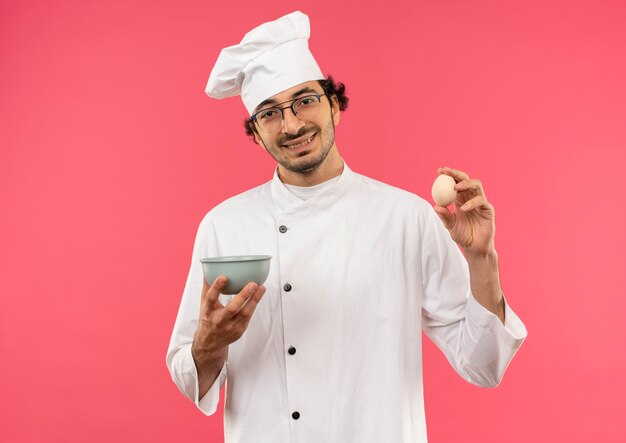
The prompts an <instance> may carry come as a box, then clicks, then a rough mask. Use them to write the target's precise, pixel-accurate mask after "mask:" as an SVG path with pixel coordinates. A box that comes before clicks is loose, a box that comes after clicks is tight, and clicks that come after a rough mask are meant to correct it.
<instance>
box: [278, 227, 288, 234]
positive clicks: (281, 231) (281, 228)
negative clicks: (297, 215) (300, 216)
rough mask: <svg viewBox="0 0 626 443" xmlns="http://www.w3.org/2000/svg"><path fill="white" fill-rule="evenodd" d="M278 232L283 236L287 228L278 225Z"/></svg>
mask: <svg viewBox="0 0 626 443" xmlns="http://www.w3.org/2000/svg"><path fill="white" fill-rule="evenodd" d="M278 230H279V231H280V233H281V234H284V233H285V232H287V226H285V225H280V228H278Z"/></svg>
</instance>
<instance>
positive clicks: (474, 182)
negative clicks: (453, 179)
mask: <svg viewBox="0 0 626 443" xmlns="http://www.w3.org/2000/svg"><path fill="white" fill-rule="evenodd" d="M454 189H456V190H457V191H458V192H461V191H474V192H476V193H477V194H482V195H484V194H485V190H484V189H483V184H482V182H481V181H480V180H478V179H477V178H474V179H470V180H463V181H460V182H459V183H457V184H456V185H454Z"/></svg>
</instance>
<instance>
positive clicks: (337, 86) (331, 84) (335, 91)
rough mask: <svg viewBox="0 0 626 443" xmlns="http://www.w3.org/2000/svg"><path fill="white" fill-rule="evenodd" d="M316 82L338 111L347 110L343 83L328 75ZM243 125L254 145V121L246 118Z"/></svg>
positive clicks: (347, 99) (346, 98)
mask: <svg viewBox="0 0 626 443" xmlns="http://www.w3.org/2000/svg"><path fill="white" fill-rule="evenodd" d="M317 82H318V83H319V84H320V86H321V87H322V89H324V94H326V95H327V96H328V99H329V100H330V99H331V97H333V96H334V97H336V98H337V103H339V110H340V111H345V110H346V109H347V108H348V101H349V100H350V99H349V98H348V97H347V96H346V86H345V85H344V84H343V83H335V80H333V77H332V76H330V75H329V76H328V77H326V79H325V80H318V81H317ZM243 125H244V127H245V128H246V135H247V136H249V137H251V138H252V140H254V142H255V143H256V140H255V139H254V134H255V133H256V132H257V130H256V127H255V125H254V121H253V120H252V119H251V118H247V119H246V120H244V122H243Z"/></svg>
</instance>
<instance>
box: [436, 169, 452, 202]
mask: <svg viewBox="0 0 626 443" xmlns="http://www.w3.org/2000/svg"><path fill="white" fill-rule="evenodd" d="M455 184H456V182H455V181H454V179H453V178H452V177H450V176H449V175H445V174H441V175H440V176H438V177H437V178H436V179H435V181H434V183H433V190H432V194H433V200H435V203H437V204H438V205H439V206H448V205H449V204H450V203H452V202H453V201H454V200H455V199H456V189H454V185H455Z"/></svg>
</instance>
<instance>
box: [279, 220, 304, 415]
mask: <svg viewBox="0 0 626 443" xmlns="http://www.w3.org/2000/svg"><path fill="white" fill-rule="evenodd" d="M278 231H279V232H280V233H281V234H284V233H285V232H287V226H285V225H280V226H279V227H278ZM283 289H284V290H285V292H289V291H291V285H290V284H289V283H285V284H284V285H283ZM287 352H288V353H289V355H294V354H295V353H296V348H294V347H293V346H290V347H289V349H288V350H287ZM291 417H292V418H293V419H294V420H298V419H299V418H300V413H299V412H298V411H295V412H293V413H292V414H291Z"/></svg>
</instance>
